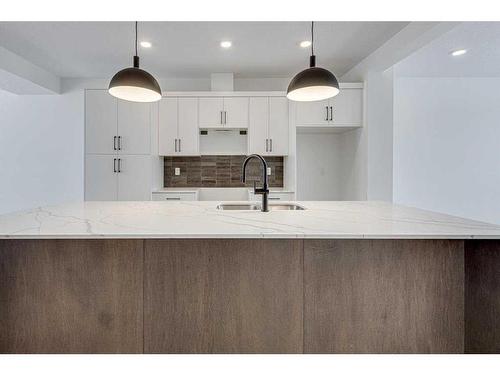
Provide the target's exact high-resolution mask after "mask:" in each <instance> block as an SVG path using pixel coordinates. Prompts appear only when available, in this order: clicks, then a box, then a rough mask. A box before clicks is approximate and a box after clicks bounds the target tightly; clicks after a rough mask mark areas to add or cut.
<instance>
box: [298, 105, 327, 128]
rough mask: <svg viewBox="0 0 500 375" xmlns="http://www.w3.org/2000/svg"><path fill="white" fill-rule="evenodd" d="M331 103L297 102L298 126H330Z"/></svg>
mask: <svg viewBox="0 0 500 375" xmlns="http://www.w3.org/2000/svg"><path fill="white" fill-rule="evenodd" d="M329 107H330V101H329V100H321V101H317V102H296V108H297V117H296V122H297V126H322V125H328V123H329V119H330V113H329V111H330V108H329Z"/></svg>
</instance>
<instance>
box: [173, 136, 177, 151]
mask: <svg viewBox="0 0 500 375" xmlns="http://www.w3.org/2000/svg"><path fill="white" fill-rule="evenodd" d="M174 152H177V138H175V141H174Z"/></svg>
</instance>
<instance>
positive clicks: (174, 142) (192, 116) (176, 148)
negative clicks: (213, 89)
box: [158, 97, 199, 156]
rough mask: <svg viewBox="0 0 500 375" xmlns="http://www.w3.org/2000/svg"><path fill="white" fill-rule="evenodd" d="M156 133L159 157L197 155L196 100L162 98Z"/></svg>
mask: <svg viewBox="0 0 500 375" xmlns="http://www.w3.org/2000/svg"><path fill="white" fill-rule="evenodd" d="M158 131H159V137H158V153H159V154H160V155H164V156H180V155H199V142H198V140H199V135H198V98H173V97H168V98H163V99H162V100H161V101H160V104H159V129H158Z"/></svg>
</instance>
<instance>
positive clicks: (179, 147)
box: [179, 138, 182, 152]
mask: <svg viewBox="0 0 500 375" xmlns="http://www.w3.org/2000/svg"><path fill="white" fill-rule="evenodd" d="M181 150H182V148H181V139H180V138H179V152H181Z"/></svg>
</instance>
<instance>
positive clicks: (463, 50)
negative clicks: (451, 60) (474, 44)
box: [451, 49, 467, 56]
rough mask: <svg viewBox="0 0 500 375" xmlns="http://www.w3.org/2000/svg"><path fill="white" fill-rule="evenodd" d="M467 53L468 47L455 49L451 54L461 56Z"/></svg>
mask: <svg viewBox="0 0 500 375" xmlns="http://www.w3.org/2000/svg"><path fill="white" fill-rule="evenodd" d="M466 53H467V50H466V49H457V50H455V51H452V52H451V55H452V56H461V55H465V54H466Z"/></svg>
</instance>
